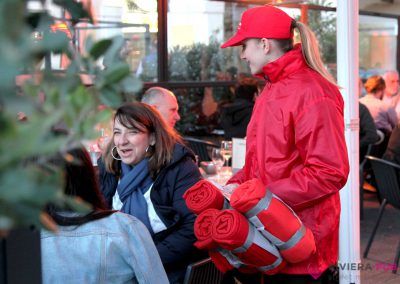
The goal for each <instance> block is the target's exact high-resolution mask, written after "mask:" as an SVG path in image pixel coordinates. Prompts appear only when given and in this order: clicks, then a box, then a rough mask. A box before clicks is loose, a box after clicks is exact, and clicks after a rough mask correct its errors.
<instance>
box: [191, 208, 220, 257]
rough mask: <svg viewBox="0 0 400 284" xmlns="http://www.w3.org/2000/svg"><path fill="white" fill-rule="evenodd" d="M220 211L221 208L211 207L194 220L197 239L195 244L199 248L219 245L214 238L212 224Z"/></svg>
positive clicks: (208, 248)
mask: <svg viewBox="0 0 400 284" xmlns="http://www.w3.org/2000/svg"><path fill="white" fill-rule="evenodd" d="M218 213H219V210H217V209H213V208H210V209H207V210H205V211H203V212H201V213H200V215H199V216H197V218H196V220H195V222H194V235H195V236H196V238H197V241H196V242H195V243H194V246H195V247H197V248H198V249H207V250H210V249H214V248H216V247H217V244H216V243H215V242H214V240H213V238H212V225H213V223H214V220H215V217H216V216H217V214H218Z"/></svg>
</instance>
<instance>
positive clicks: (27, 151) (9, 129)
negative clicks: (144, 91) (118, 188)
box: [0, 0, 141, 230]
mask: <svg viewBox="0 0 400 284" xmlns="http://www.w3.org/2000/svg"><path fill="white" fill-rule="evenodd" d="M53 2H54V3H55V4H57V5H60V6H61V7H63V8H64V9H66V10H67V11H69V13H70V14H71V18H72V23H76V22H78V21H79V20H80V19H82V18H86V19H88V20H90V16H89V14H88V12H86V11H85V10H84V9H83V7H82V4H81V3H78V2H75V1H73V0H55V1H53ZM26 5H27V3H26V1H24V0H3V1H0V49H1V50H2V52H1V53H0V93H1V96H0V137H1V139H0V230H1V229H7V228H11V227H14V226H19V225H23V224H39V223H40V216H41V213H42V209H43V207H44V205H45V204H47V203H48V202H54V203H57V204H68V205H69V206H70V207H73V208H75V209H77V210H85V208H86V210H87V208H88V207H87V206H83V205H82V204H80V203H77V202H76V201H74V200H72V199H71V198H68V197H66V196H65V195H64V194H63V190H62V189H63V178H62V172H61V169H58V168H57V167H54V166H53V167H49V159H50V158H52V157H54V154H56V153H65V152H66V151H68V150H69V149H71V148H73V147H76V146H77V145H80V141H82V140H83V139H93V138H95V136H94V135H95V133H94V126H95V125H96V124H97V123H101V122H105V121H108V120H109V119H110V118H111V110H110V108H104V107H99V106H100V105H101V104H104V105H106V106H109V107H115V106H118V105H119V104H120V103H121V102H122V101H123V100H125V99H132V98H131V97H132V96H133V95H134V93H135V92H137V91H138V90H139V89H141V83H140V82H139V81H138V80H137V79H136V78H134V77H133V76H131V73H130V71H129V66H128V64H127V63H125V62H124V61H123V59H122V58H121V57H120V56H119V55H120V50H121V48H122V46H123V43H124V40H123V38H122V37H116V38H113V39H106V40H102V41H99V42H97V43H94V42H93V41H91V40H88V41H87V46H86V50H88V53H87V54H86V55H81V54H79V53H78V52H76V51H75V50H74V49H73V48H72V47H71V43H70V40H69V38H68V37H67V36H66V34H65V33H62V32H56V33H53V32H51V31H50V29H49V27H50V25H51V24H52V23H53V20H52V18H51V17H50V16H49V15H48V14H47V13H46V12H40V13H35V14H29V13H28V11H27V9H26ZM10 11H12V13H10ZM9 23H12V24H9ZM34 35H35V36H34ZM50 54H64V55H66V56H68V58H69V59H70V61H71V64H70V65H69V66H68V68H67V69H66V70H65V72H63V73H62V74H60V72H54V71H52V70H49V69H48V68H45V69H43V68H42V66H43V61H44V60H45V58H46V57H48V56H50ZM99 59H103V66H100V64H99ZM20 74H26V75H28V76H27V77H28V79H27V80H25V82H24V83H23V84H22V85H20V86H18V87H16V84H15V82H16V76H17V75H20ZM81 76H86V77H88V78H90V80H91V81H92V82H93V86H91V87H88V86H85V85H84V84H83V83H82V80H81ZM19 112H23V113H24V114H25V115H26V117H27V119H25V120H24V121H19V120H18V119H17V114H18V113H19ZM55 129H62V130H68V131H66V133H65V134H64V135H55V132H54V130H55Z"/></svg>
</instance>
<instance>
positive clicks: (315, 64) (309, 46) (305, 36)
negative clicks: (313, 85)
mask: <svg viewBox="0 0 400 284" xmlns="http://www.w3.org/2000/svg"><path fill="white" fill-rule="evenodd" d="M293 27H294V28H297V29H298V31H299V34H300V39H301V48H302V52H303V56H304V58H305V60H306V62H307V64H308V66H310V68H312V69H314V70H315V71H317V72H318V73H319V74H321V76H322V77H324V78H325V79H326V80H328V81H329V82H331V83H332V84H334V85H336V86H337V83H336V80H335V78H334V77H333V76H332V75H331V74H330V73H329V71H328V70H327V69H326V68H325V66H324V63H323V62H322V59H321V55H320V52H319V47H318V40H317V38H316V37H315V34H314V33H313V32H312V30H311V29H310V28H309V27H307V26H306V25H305V24H303V23H301V22H294V23H293Z"/></svg>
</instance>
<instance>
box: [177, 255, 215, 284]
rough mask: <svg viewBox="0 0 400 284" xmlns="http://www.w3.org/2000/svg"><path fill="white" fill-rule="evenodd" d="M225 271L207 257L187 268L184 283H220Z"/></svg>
mask: <svg viewBox="0 0 400 284" xmlns="http://www.w3.org/2000/svg"><path fill="white" fill-rule="evenodd" d="M222 278H223V273H222V272H220V271H219V270H218V269H217V268H216V267H215V265H214V263H213V262H212V261H211V258H206V259H203V260H201V261H198V262H195V263H192V264H190V265H189V266H188V267H187V269H186V275H185V279H184V281H183V283H184V284H206V283H207V284H220V283H221V282H222Z"/></svg>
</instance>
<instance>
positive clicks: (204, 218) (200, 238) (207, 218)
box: [194, 208, 257, 273]
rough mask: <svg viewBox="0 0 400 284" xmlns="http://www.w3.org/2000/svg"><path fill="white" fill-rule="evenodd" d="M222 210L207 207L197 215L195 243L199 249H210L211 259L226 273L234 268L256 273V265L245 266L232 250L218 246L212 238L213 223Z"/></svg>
mask: <svg viewBox="0 0 400 284" xmlns="http://www.w3.org/2000/svg"><path fill="white" fill-rule="evenodd" d="M219 212H220V211H219V210H217V209H213V208H210V209H207V210H205V211H203V212H201V213H200V215H199V216H197V218H196V221H195V222H194V234H195V236H196V238H197V241H196V242H195V243H194V245H195V247H197V248H198V249H207V250H209V252H208V253H209V255H210V257H211V260H212V261H213V262H214V264H215V266H216V267H217V269H218V270H220V271H221V272H223V273H225V272H227V271H228V270H232V269H234V268H237V269H239V270H240V271H241V272H244V273H255V272H257V269H255V268H254V267H247V266H245V265H244V264H243V263H242V262H241V261H240V260H239V259H238V258H237V257H236V256H234V255H233V254H232V253H231V252H229V251H227V250H225V249H222V248H219V247H217V244H216V243H215V242H214V240H213V239H212V225H213V223H214V220H215V217H216V216H217V214H218V213H219Z"/></svg>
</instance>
